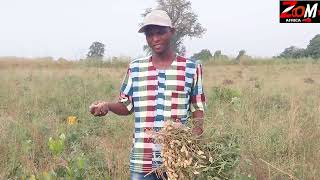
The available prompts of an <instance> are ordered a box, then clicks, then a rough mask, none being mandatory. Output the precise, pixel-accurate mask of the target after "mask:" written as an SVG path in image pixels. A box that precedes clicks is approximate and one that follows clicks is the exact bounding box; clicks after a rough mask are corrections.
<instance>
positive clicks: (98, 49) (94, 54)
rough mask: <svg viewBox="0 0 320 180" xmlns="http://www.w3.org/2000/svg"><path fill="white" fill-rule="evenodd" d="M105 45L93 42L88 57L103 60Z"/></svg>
mask: <svg viewBox="0 0 320 180" xmlns="http://www.w3.org/2000/svg"><path fill="white" fill-rule="evenodd" d="M104 47H105V45H104V44H103V43H100V42H93V43H92V44H91V46H90V47H89V52H88V54H87V58H88V59H97V60H102V58H103V56H104Z"/></svg>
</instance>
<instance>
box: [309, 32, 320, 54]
mask: <svg viewBox="0 0 320 180" xmlns="http://www.w3.org/2000/svg"><path fill="white" fill-rule="evenodd" d="M305 54H306V55H307V56H310V57H312V58H320V34H317V35H316V36H315V37H314V38H312V39H311V40H310V43H309V45H308V46H307V49H306V50H305Z"/></svg>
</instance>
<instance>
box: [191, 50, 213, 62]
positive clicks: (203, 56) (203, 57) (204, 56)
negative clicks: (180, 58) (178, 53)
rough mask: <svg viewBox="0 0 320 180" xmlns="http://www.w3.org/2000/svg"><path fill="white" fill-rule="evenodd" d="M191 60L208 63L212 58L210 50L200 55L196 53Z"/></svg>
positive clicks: (201, 52)
mask: <svg viewBox="0 0 320 180" xmlns="http://www.w3.org/2000/svg"><path fill="white" fill-rule="evenodd" d="M191 58H192V59H196V60H203V61H207V60H209V59H211V58H212V54H211V52H210V50H208V49H203V50H201V51H200V52H199V53H195V54H194V55H193V56H192V57H191Z"/></svg>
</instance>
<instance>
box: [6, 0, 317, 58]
mask: <svg viewBox="0 0 320 180" xmlns="http://www.w3.org/2000/svg"><path fill="white" fill-rule="evenodd" d="M191 2H192V8H193V10H194V12H196V13H197V14H198V16H199V22H200V23H201V24H202V25H203V27H205V28H206V29H207V32H206V34H205V35H204V36H203V38H201V39H186V41H185V45H186V47H187V55H192V54H193V53H196V52H199V51H200V50H201V49H209V50H211V51H212V52H214V51H216V50H222V53H223V54H227V55H231V56H236V55H237V53H238V51H239V50H241V49H245V50H246V51H247V53H248V54H249V55H252V56H259V57H271V56H274V55H278V54H279V53H281V52H282V51H283V50H284V48H286V47H289V46H291V45H295V46H298V47H301V48H305V47H306V46H307V44H308V43H309V41H310V39H311V38H313V37H314V36H315V35H316V34H319V33H320V24H280V23H279V0H267V1H257V0H242V1H218V0H216V1H213V0H191ZM155 5H156V3H155V1H154V0H0V23H1V25H0V56H20V57H22V56H23V57H40V56H52V57H55V58H58V57H65V58H70V59H79V58H82V57H85V54H86V53H87V51H88V47H89V46H90V44H91V43H92V42H93V41H100V42H102V43H104V44H105V45H106V56H107V57H108V56H109V57H110V56H120V55H123V56H131V57H133V58H134V57H138V56H142V55H144V53H143V51H142V46H143V45H144V44H145V38H144V35H143V34H139V33H137V30H138V24H139V23H140V22H141V21H142V17H141V13H143V11H144V9H146V8H148V7H155Z"/></svg>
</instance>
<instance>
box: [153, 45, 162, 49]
mask: <svg viewBox="0 0 320 180" xmlns="http://www.w3.org/2000/svg"><path fill="white" fill-rule="evenodd" d="M161 46H162V45H161V44H157V45H154V46H153V47H154V48H156V49H159V48H161Z"/></svg>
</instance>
